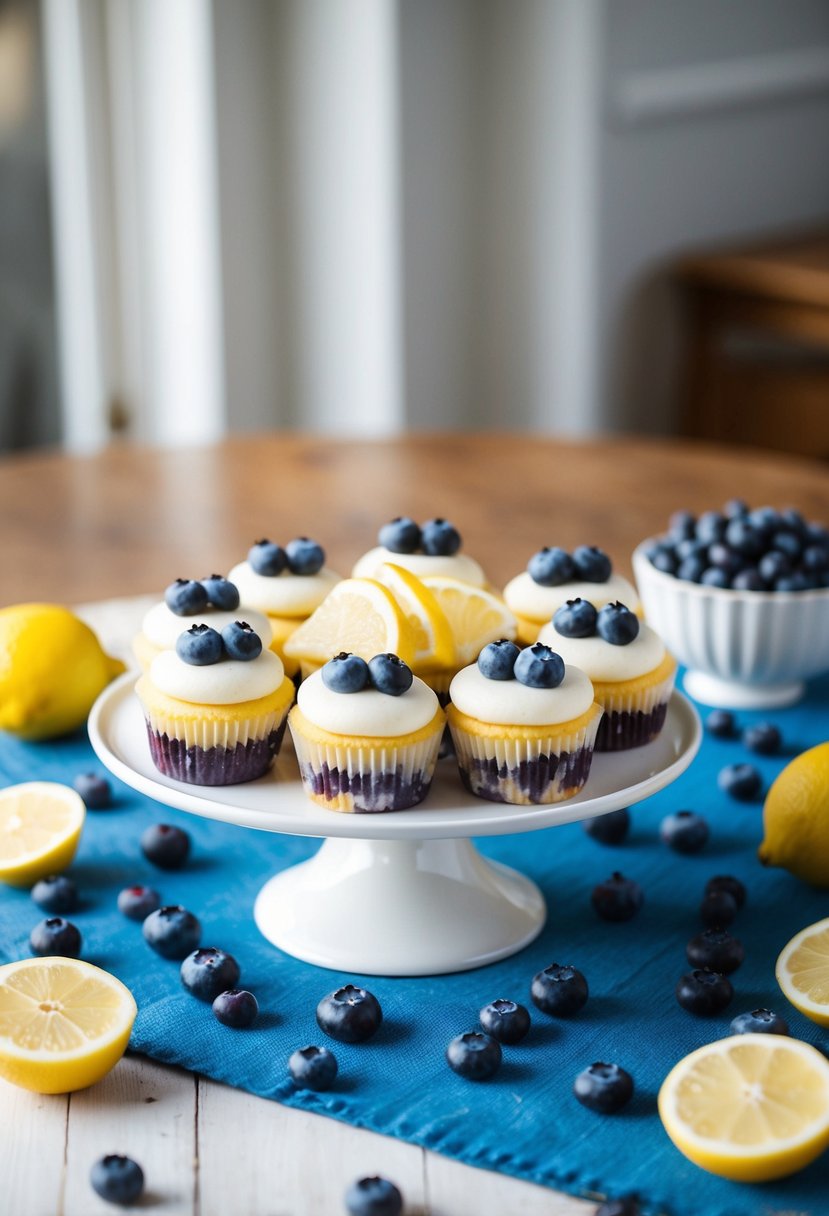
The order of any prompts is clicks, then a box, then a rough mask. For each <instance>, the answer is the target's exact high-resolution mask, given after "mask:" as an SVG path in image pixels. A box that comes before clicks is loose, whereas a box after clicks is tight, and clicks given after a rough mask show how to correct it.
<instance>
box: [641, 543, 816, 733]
mask: <svg viewBox="0 0 829 1216" xmlns="http://www.w3.org/2000/svg"><path fill="white" fill-rule="evenodd" d="M652 544H653V540H645V541H643V542H642V544H641V545H639V546H638V547H637V548H636V550H635V551H634V554H633V573H634V576H635V578H636V585H637V587H638V590H639V598H640V599H641V601H642V606H643V608H644V611H645V619H646V620H647V622H648V624H649V625H651V626H652V627H653V628H654V629H655V630H656V632H657V633H658V634H659V636H660V637H661V638H662V640H663V641H664V643H665V645H666V646H667V647H668V649H669V650H670V652H671V654H673V655H674V657H675V658H677V659H678V660H679V661H680V663H682V664H684V666H685V667H687V669H688V670H687V672H686V674H685V680H684V683H685V689H686V691H687V692H689V693H690V694H691V696H692V697H694V698H695V699H696V700H698V701H702V702H703V703H704V704H706V705H717V706H724V707H727V708H730V709H743V708H756V709H760V708H770V707H773V706H780V705H791V704H792V703H793V702H795V701H797V700H799V698H800V697H801V696H802V695H803V692H804V681H806V680H808V679H810V678H811V677H813V676H816V675H820V673H821V672H823V671H827V670H829V588H823V589H822V590H818V591H729V590H725V589H723V588H721V587H704V586H702V585H700V584H699V583H689V582H686V581H684V580H683V579H678V578H674V577H673V575H671V574H663V572H662V571H661V570H657V569H656V568H655V566H653V565H652V564H651V562H650V561H649V560H648V558H647V557H646V556H645V550H646V548H647V547H648V546H649V545H652Z"/></svg>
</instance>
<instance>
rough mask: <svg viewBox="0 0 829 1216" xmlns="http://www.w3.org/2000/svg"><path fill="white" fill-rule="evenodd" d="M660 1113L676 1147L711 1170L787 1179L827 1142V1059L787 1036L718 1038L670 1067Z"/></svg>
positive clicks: (742, 1177) (740, 1177) (738, 1177)
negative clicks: (786, 1177)
mask: <svg viewBox="0 0 829 1216" xmlns="http://www.w3.org/2000/svg"><path fill="white" fill-rule="evenodd" d="M659 1116H660V1118H661V1120H662V1123H663V1125H664V1127H665V1131H666V1132H667V1133H668V1135H669V1136H670V1138H671V1139H672V1140H673V1142H674V1144H675V1145H676V1147H677V1148H678V1149H679V1151H680V1152H681V1153H684V1155H685V1156H686V1157H687V1158H688V1159H689V1160H690V1161H693V1162H694V1163H695V1164H696V1165H700V1166H702V1168H703V1169H704V1170H708V1171H709V1172H710V1173H712V1174H719V1175H720V1177H722V1178H731V1179H733V1180H734V1181H736V1182H766V1181H767V1180H769V1179H771V1178H784V1177H785V1176H786V1175H787V1174H793V1173H794V1172H795V1170H799V1169H802V1168H803V1167H804V1166H806V1165H808V1164H809V1162H810V1161H814V1159H815V1157H817V1156H819V1154H820V1153H822V1152H823V1150H824V1149H825V1148H826V1147H827V1145H829V1060H827V1059H826V1058H825V1057H824V1056H822V1055H821V1053H820V1052H819V1051H817V1050H816V1049H815V1048H814V1047H811V1046H810V1045H809V1044H808V1043H801V1042H800V1041H799V1040H798V1039H789V1038H786V1037H785V1036H783V1035H777V1034H775V1035H771V1034H740V1035H733V1036H732V1037H730V1038H727V1039H720V1040H719V1041H718V1042H715V1043H709V1044H708V1045H707V1046H706V1047H700V1048H699V1050H698V1051H692V1052H691V1054H690V1055H688V1056H685V1058H684V1059H683V1060H680V1061H679V1063H678V1064H677V1065H676V1066H675V1067H674V1068H673V1069H672V1070H671V1072H669V1073H668V1076H667V1077H666V1078H665V1080H664V1082H663V1083H662V1088H661V1089H660V1091H659Z"/></svg>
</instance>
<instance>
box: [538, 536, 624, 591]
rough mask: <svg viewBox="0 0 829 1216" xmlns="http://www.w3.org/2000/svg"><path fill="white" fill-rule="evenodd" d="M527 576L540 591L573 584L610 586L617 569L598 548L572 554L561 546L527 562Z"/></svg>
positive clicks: (550, 547) (583, 547)
mask: <svg viewBox="0 0 829 1216" xmlns="http://www.w3.org/2000/svg"><path fill="white" fill-rule="evenodd" d="M527 573H528V574H529V576H530V578H531V579H532V580H533V582H535V583H538V585H539V586H540V587H560V586H561V584H562V583H573V582H583V583H606V582H607V580H608V579H609V578H610V576H611V574H612V573H613V566H612V563H611V561H610V558H609V557H608V556H607V554H606V553H605V552H604V551H603V550H602V549H597V548H596V546H595V545H579V547H578V548H577V549H574V550H573V552H572V554H571V553H568V552H567V550H566V549H559V548H558V546H557V545H545V546H544V548H543V549H539V550H538V552H537V553H534V554H533V555H532V557H531V558H530V560H529V561H528V562H527Z"/></svg>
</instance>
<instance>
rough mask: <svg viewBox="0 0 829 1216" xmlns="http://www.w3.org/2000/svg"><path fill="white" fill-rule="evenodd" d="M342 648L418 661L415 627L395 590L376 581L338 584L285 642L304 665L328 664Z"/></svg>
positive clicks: (366, 656)
mask: <svg viewBox="0 0 829 1216" xmlns="http://www.w3.org/2000/svg"><path fill="white" fill-rule="evenodd" d="M341 650H347V651H350V652H351V653H352V654H358V655H359V656H360V658H362V659H366V660H368V659H372V658H374V656H375V655H376V654H387V653H390V654H396V655H397V656H398V658H400V659H402V660H403V662H404V663H408V664H411V663H412V661H413V659H414V653H415V643H414V635H413V631H412V627H411V625H410V624H409V622H408V621H407V619H406V617H405V616H404V614H403V612H402V611H401V609H400V608H399V607H398V604H397V600H396V599H395V598H394V596H393V595H392V593H391V591H389V589H388V588H387V587H384V586H383V584H382V583H378V582H377V581H376V580H375V579H371V578H346V579H343V580H342V582H340V583H336V584H335V585H334V586H333V587H332V588H331V590H330V591H329V593H328V595H327V596H326V597H325V599H324V600H323V601H322V603H321V604H320V606H319V608H317V609H316V610H315V611H314V612H312V613H311V615H310V616H309V617H308V620H307V621H303V622H302V624H301V625H300V627H299V628H298V629H297V630H295V632H294V633H292V634H291V636H290V637H289V638H288V640H287V641H286V642H285V654H286V655H288V656H290V657H293V658H296V659H299V660H300V661H302V662H303V663H327V662H328V660H329V659H331V658H333V657H334V655H335V654H338V653H339V652H340V651H341Z"/></svg>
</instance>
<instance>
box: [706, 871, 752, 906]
mask: <svg viewBox="0 0 829 1216" xmlns="http://www.w3.org/2000/svg"><path fill="white" fill-rule="evenodd" d="M712 891H725V892H726V893H727V894H728V895H730V896H731V898H732V899H733V900H734V903H735V904H736V906H737V908H742V907H743V905H744V904H745V902H746V888H745V884H744V883H742V882H740V880H739V878H735V877H734V875H733V874H715V875H714V877H713V878H709V879H708V882H707V883H706V884H705V894H706V895H708V894H710V893H711V892H712Z"/></svg>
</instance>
